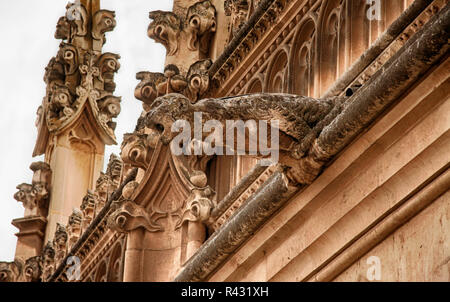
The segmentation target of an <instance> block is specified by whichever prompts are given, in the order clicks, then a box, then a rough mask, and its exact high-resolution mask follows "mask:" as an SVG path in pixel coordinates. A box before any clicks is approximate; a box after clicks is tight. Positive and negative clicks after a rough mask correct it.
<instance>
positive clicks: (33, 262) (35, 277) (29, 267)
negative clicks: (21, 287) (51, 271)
mask: <svg viewBox="0 0 450 302" xmlns="http://www.w3.org/2000/svg"><path fill="white" fill-rule="evenodd" d="M41 273H42V263H41V257H40V256H36V257H31V258H29V259H27V261H25V269H24V276H25V281H26V282H38V281H39V280H40V278H41Z"/></svg>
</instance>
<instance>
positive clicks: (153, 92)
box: [134, 71, 166, 106]
mask: <svg viewBox="0 0 450 302" xmlns="http://www.w3.org/2000/svg"><path fill="white" fill-rule="evenodd" d="M136 79H137V80H140V81H141V82H140V83H139V84H138V85H137V87H136V89H135V90H134V96H135V97H136V98H137V99H138V100H141V101H142V102H143V103H144V104H145V105H147V106H149V105H151V104H152V102H153V101H154V100H155V99H156V98H157V97H158V90H157V89H156V85H158V84H159V83H161V82H163V81H165V80H166V77H165V76H164V74H163V73H160V72H147V71H142V72H138V73H137V74H136Z"/></svg>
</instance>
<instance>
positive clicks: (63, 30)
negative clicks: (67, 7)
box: [55, 16, 71, 40]
mask: <svg viewBox="0 0 450 302" xmlns="http://www.w3.org/2000/svg"><path fill="white" fill-rule="evenodd" d="M70 33H71V30H70V23H69V20H67V17H66V16H64V17H61V18H59V20H58V23H57V24H56V31H55V39H61V40H69V39H70Z"/></svg>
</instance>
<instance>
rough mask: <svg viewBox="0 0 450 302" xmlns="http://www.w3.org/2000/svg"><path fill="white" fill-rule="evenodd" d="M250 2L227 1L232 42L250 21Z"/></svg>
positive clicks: (226, 12)
mask: <svg viewBox="0 0 450 302" xmlns="http://www.w3.org/2000/svg"><path fill="white" fill-rule="evenodd" d="M249 2H250V0H225V2H224V9H225V15H226V16H230V17H231V20H230V26H229V30H228V32H229V38H228V40H231V39H232V38H233V37H234V36H235V35H236V33H237V32H238V31H239V30H240V29H241V27H242V25H244V23H245V21H247V19H248V15H249V9H250V3H249Z"/></svg>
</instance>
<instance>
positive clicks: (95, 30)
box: [92, 9, 116, 44]
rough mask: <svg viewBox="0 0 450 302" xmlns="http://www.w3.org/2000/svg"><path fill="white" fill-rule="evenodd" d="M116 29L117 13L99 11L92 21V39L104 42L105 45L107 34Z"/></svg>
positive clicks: (104, 10)
mask: <svg viewBox="0 0 450 302" xmlns="http://www.w3.org/2000/svg"><path fill="white" fill-rule="evenodd" d="M115 27H116V13H115V12H114V11H110V10H106V9H101V10H99V11H97V12H96V13H95V15H94V17H93V20H92V37H93V38H94V39H95V40H103V44H104V43H105V33H106V32H109V31H112V30H113V29H114V28H115Z"/></svg>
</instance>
